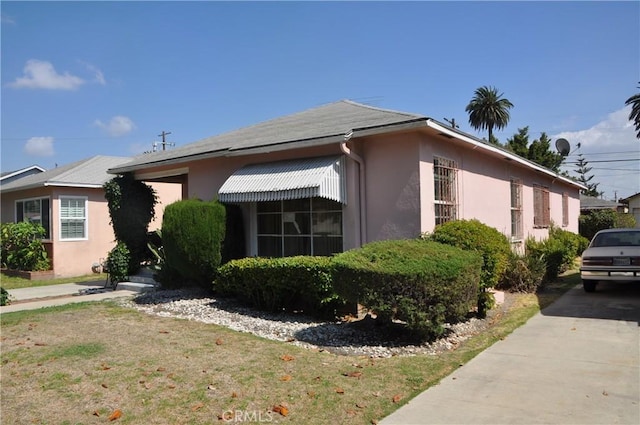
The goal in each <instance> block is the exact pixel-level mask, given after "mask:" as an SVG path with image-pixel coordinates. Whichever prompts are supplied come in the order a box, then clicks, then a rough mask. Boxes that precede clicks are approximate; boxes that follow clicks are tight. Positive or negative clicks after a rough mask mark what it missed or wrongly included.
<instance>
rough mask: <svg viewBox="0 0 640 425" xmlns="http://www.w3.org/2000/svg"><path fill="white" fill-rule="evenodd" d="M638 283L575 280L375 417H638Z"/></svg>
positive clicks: (577, 420)
mask: <svg viewBox="0 0 640 425" xmlns="http://www.w3.org/2000/svg"><path fill="white" fill-rule="evenodd" d="M639 323H640V285H636V286H635V287H633V286H621V285H617V286H615V285H610V286H606V285H603V284H601V285H600V286H598V291H597V292H595V293H591V294H587V293H585V292H584V291H583V290H582V289H581V288H580V287H576V288H575V289H572V290H571V291H569V292H568V293H567V294H566V295H564V296H563V297H562V298H560V299H559V300H558V301H557V302H556V303H554V304H553V305H551V306H549V307H548V308H547V309H545V310H544V311H543V312H542V313H539V314H537V315H536V316H534V317H533V318H531V319H530V320H529V321H528V322H527V323H526V324H525V325H524V326H522V327H520V328H519V329H517V330H516V331H514V332H513V333H512V334H511V335H509V336H508V337H507V338H505V339H504V340H503V341H499V342H497V343H496V344H494V345H493V346H491V347H490V348H488V349H487V350H485V351H484V352H482V353H481V354H479V355H478V356H476V357H475V358H474V359H472V360H471V361H470V362H469V363H467V364H466V365H464V366H462V367H461V368H460V369H458V370H457V371H456V372H454V373H453V374H451V375H450V376H448V377H446V378H444V379H443V380H442V381H441V382H440V384H438V385H436V386H434V387H432V388H430V389H428V390H426V391H425V392H423V393H422V394H420V395H418V396H417V397H415V398H414V399H413V400H410V401H409V402H408V403H407V404H406V405H405V406H403V407H401V408H400V409H399V410H397V411H396V412H394V413H392V414H391V415H390V416H388V417H387V418H385V419H384V420H382V421H381V422H380V424H381V425H391V424H398V425H400V424H401V425H411V424H492V425H493V424H563V425H564V424H634V425H635V424H640V367H639V363H640V328H639V327H638V325H639Z"/></svg>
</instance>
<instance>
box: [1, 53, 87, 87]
mask: <svg viewBox="0 0 640 425" xmlns="http://www.w3.org/2000/svg"><path fill="white" fill-rule="evenodd" d="M84 83H85V81H84V80H83V79H82V78H80V77H76V76H75V75H71V74H69V73H68V72H65V73H64V74H58V73H57V72H56V70H55V68H54V67H53V65H52V64H51V63H50V62H46V61H41V60H37V59H30V60H28V61H27V64H26V65H25V66H24V76H22V77H18V78H16V80H15V81H14V82H13V83H10V84H9V85H10V86H11V87H15V88H28V89H47V90H76V89H77V88H78V87H80V86H81V85H83V84H84Z"/></svg>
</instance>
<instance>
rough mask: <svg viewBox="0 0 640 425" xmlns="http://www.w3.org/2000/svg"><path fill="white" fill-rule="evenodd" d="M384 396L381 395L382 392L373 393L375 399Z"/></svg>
mask: <svg viewBox="0 0 640 425" xmlns="http://www.w3.org/2000/svg"><path fill="white" fill-rule="evenodd" d="M381 395H382V394H380V391H376V392H375V393H373V396H374V397H380V396H381Z"/></svg>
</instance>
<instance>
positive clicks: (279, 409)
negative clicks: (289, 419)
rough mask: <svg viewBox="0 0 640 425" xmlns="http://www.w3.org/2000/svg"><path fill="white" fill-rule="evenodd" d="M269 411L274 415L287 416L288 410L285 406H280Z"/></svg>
mask: <svg viewBox="0 0 640 425" xmlns="http://www.w3.org/2000/svg"><path fill="white" fill-rule="evenodd" d="M271 410H272V411H273V412H275V413H280V414H281V415H282V416H287V415H288V414H289V409H288V408H287V407H286V406H283V405H282V404H278V405H276V406H273V409H271Z"/></svg>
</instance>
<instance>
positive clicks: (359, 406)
mask: <svg viewBox="0 0 640 425" xmlns="http://www.w3.org/2000/svg"><path fill="white" fill-rule="evenodd" d="M356 407H357V408H358V409H364V408H365V407H367V405H366V404H364V403H356Z"/></svg>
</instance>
